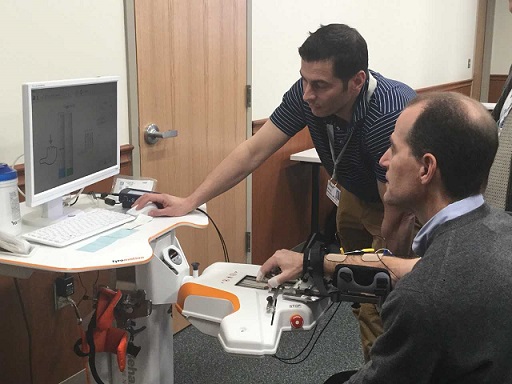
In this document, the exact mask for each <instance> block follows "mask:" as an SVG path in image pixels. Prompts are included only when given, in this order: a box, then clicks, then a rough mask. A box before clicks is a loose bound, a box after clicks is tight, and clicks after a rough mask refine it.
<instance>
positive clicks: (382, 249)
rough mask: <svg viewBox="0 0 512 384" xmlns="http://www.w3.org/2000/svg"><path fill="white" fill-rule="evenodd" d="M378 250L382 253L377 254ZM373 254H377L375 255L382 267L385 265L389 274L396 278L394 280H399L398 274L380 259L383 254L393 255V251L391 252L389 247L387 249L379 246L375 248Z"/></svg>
mask: <svg viewBox="0 0 512 384" xmlns="http://www.w3.org/2000/svg"><path fill="white" fill-rule="evenodd" d="M379 252H381V253H382V254H379ZM375 254H376V255H377V257H378V258H379V261H380V262H381V263H382V265H383V266H384V267H386V269H387V270H388V271H389V272H391V274H392V275H393V276H394V277H395V279H396V280H400V279H399V278H398V276H397V275H396V274H395V272H393V271H392V270H391V268H389V267H388V266H387V265H386V263H385V262H384V261H383V260H382V257H383V256H385V255H389V256H393V253H392V252H391V251H390V250H389V249H387V248H380V249H377V250H376V251H375Z"/></svg>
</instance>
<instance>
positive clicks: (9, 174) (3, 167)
mask: <svg viewBox="0 0 512 384" xmlns="http://www.w3.org/2000/svg"><path fill="white" fill-rule="evenodd" d="M17 177H18V174H17V172H16V170H15V169H12V168H11V167H9V166H8V165H7V164H5V163H0V181H7V180H14V179H16V178H17Z"/></svg>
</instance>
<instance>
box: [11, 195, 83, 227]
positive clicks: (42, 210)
mask: <svg viewBox="0 0 512 384" xmlns="http://www.w3.org/2000/svg"><path fill="white" fill-rule="evenodd" d="M80 212H81V210H80V209H77V208H73V207H65V206H64V203H63V201H62V197H58V198H57V199H54V200H51V201H49V202H47V203H44V204H42V205H41V206H40V207H37V208H34V209H33V210H31V211H30V212H27V213H26V214H24V215H23V216H22V218H21V221H22V223H23V224H25V225H28V226H31V227H36V228H41V227H46V226H48V225H51V224H53V223H56V222H57V221H60V220H62V219H65V218H66V217H71V216H75V215H77V214H78V213H80Z"/></svg>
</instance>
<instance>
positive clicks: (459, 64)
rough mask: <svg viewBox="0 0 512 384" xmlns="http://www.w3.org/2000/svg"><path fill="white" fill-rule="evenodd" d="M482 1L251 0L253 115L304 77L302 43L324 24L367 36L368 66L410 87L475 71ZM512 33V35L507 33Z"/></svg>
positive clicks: (273, 103)
mask: <svg viewBox="0 0 512 384" xmlns="http://www.w3.org/2000/svg"><path fill="white" fill-rule="evenodd" d="M477 3H478V1H477V0H449V1H447V0H386V1H379V0H317V1H311V0H279V1H275V0H253V2H252V17H253V19H252V20H253V21H252V22H253V41H252V44H253V46H252V47H253V49H252V62H253V64H252V65H253V67H252V88H253V104H252V105H253V120H257V119H262V118H266V117H268V116H269V115H270V114H271V113H272V111H273V110H274V108H275V107H276V106H277V105H278V104H279V103H280V101H281V97H282V95H283V93H284V92H285V91H286V90H288V88H289V87H290V85H291V84H292V83H293V82H295V81H296V80H297V79H298V78H299V69H300V57H299V54H298V52H297V49H298V47H299V46H300V45H301V44H302V43H303V41H304V40H305V39H306V38H307V36H308V32H309V31H315V30H316V29H317V28H318V27H319V26H320V24H329V23H345V24H348V25H350V26H352V27H354V28H356V29H357V30H358V31H359V32H360V33H361V34H362V35H363V37H364V38H365V39H366V41H367V44H368V50H369V57H370V68H372V69H374V70H376V71H378V72H380V73H382V74H383V75H384V76H387V77H391V78H394V79H397V80H401V81H403V82H405V83H408V84H409V85H410V86H412V87H413V88H423V87H427V86H431V85H438V84H444V83H451V82H454V81H460V80H467V79H470V78H472V77H473V75H472V71H473V69H472V68H471V69H468V65H467V64H468V59H473V52H474V41H475V25H476V11H477ZM509 36H510V35H509Z"/></svg>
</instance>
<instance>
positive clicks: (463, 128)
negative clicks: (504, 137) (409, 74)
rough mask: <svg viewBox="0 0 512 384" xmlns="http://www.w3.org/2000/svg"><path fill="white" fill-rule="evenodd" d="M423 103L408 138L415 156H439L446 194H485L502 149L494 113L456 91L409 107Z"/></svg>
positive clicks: (423, 98) (459, 196) (424, 98)
mask: <svg viewBox="0 0 512 384" xmlns="http://www.w3.org/2000/svg"><path fill="white" fill-rule="evenodd" d="M420 103H422V104H424V105H423V111H422V112H421V113H420V115H419V116H418V118H417V119H416V121H415V122H414V124H413V126H412V127H411V129H410V131H409V135H408V137H407V143H408V144H409V146H410V147H411V151H412V154H413V156H414V157H415V158H417V159H418V160H419V159H421V158H422V156H423V155H424V154H425V153H431V154H433V155H434V156H435V158H436V160H437V166H438V169H439V170H440V173H441V180H442V182H443V184H444V187H445V190H446V193H447V194H448V196H450V197H451V198H453V199H454V200H461V199H463V198H466V197H469V196H472V195H476V194H478V193H481V192H482V191H483V190H484V188H485V186H486V184H487V179H488V176H489V170H490V169H491V165H492V163H493V161H494V157H495V155H496V151H497V149H498V131H497V129H496V122H495V121H494V119H493V118H492V116H491V114H490V113H489V112H488V111H487V110H486V109H485V108H484V107H483V105H481V104H480V103H479V102H478V101H476V100H473V99H471V98H469V97H467V96H464V95H462V94H459V93H455V92H430V93H425V94H421V95H419V96H417V97H416V98H415V99H413V100H412V101H411V102H410V103H409V106H412V105H415V104H417V105H419V104H420Z"/></svg>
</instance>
